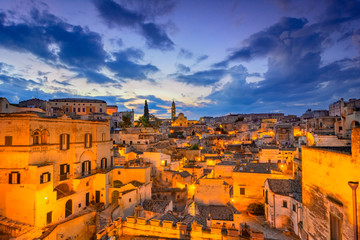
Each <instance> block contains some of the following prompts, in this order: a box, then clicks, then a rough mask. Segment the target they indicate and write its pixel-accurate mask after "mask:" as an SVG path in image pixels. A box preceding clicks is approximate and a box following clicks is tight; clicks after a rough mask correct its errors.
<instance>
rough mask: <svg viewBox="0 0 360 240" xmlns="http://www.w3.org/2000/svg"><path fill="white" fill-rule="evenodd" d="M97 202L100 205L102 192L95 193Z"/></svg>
mask: <svg viewBox="0 0 360 240" xmlns="http://www.w3.org/2000/svg"><path fill="white" fill-rule="evenodd" d="M95 202H96V203H99V202H100V191H96V192H95Z"/></svg>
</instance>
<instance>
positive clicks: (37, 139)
mask: <svg viewBox="0 0 360 240" xmlns="http://www.w3.org/2000/svg"><path fill="white" fill-rule="evenodd" d="M39 144H41V139H40V133H39V132H38V131H36V132H35V133H34V134H33V145H39Z"/></svg>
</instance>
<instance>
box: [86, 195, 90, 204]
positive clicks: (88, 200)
mask: <svg viewBox="0 0 360 240" xmlns="http://www.w3.org/2000/svg"><path fill="white" fill-rule="evenodd" d="M89 205H90V193H86V206H89Z"/></svg>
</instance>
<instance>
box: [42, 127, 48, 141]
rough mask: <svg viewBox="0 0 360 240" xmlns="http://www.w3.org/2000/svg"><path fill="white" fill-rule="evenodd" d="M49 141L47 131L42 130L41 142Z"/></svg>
mask: <svg viewBox="0 0 360 240" xmlns="http://www.w3.org/2000/svg"><path fill="white" fill-rule="evenodd" d="M48 141H49V132H48V131H46V130H44V131H43V132H42V134H41V144H48Z"/></svg>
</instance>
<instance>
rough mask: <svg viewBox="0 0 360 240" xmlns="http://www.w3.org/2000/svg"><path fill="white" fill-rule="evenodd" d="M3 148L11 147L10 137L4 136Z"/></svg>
mask: <svg viewBox="0 0 360 240" xmlns="http://www.w3.org/2000/svg"><path fill="white" fill-rule="evenodd" d="M5 146H12V136H5Z"/></svg>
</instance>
